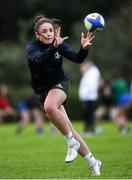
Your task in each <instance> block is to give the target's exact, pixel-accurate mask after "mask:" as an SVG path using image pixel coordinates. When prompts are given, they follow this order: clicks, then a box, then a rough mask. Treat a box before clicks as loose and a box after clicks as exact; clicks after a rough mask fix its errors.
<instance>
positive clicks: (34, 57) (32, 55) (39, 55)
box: [26, 44, 56, 63]
mask: <svg viewBox="0 0 132 180" xmlns="http://www.w3.org/2000/svg"><path fill="white" fill-rule="evenodd" d="M26 51H27V57H28V59H29V60H30V61H33V62H35V63H41V62H44V61H46V60H47V59H50V57H51V56H52V55H53V54H54V53H55V52H56V48H55V47H54V46H53V45H50V46H49V47H48V48H46V49H45V50H43V51H42V50H40V49H39V48H38V46H37V45H32V44H29V45H27V47H26Z"/></svg>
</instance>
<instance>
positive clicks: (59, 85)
mask: <svg viewBox="0 0 132 180" xmlns="http://www.w3.org/2000/svg"><path fill="white" fill-rule="evenodd" d="M55 87H58V88H62V89H63V87H62V85H61V84H56V85H55Z"/></svg>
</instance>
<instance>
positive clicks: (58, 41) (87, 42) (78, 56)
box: [54, 27, 94, 63]
mask: <svg viewBox="0 0 132 180" xmlns="http://www.w3.org/2000/svg"><path fill="white" fill-rule="evenodd" d="M60 33H61V28H60V27H59V28H57V29H56V32H55V34H56V35H55V41H54V46H55V47H56V48H59V49H60V52H61V54H62V55H63V56H64V57H66V58H68V59H69V60H71V61H74V62H76V63H81V62H82V61H83V60H84V59H85V57H86V56H87V54H88V49H89V46H91V45H92V43H91V42H92V40H93V38H94V36H93V35H92V33H89V32H88V33H87V35H86V37H84V33H82V34H81V48H80V50H79V52H78V53H77V52H75V50H74V49H72V48H71V47H70V46H68V45H66V44H65V43H63V41H64V40H66V39H68V37H64V38H62V37H61V36H60Z"/></svg>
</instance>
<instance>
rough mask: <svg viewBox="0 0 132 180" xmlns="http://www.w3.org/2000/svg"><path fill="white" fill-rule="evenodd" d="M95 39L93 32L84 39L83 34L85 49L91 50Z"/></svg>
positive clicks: (82, 35) (82, 40) (82, 42)
mask: <svg viewBox="0 0 132 180" xmlns="http://www.w3.org/2000/svg"><path fill="white" fill-rule="evenodd" d="M93 39H94V36H93V34H92V33H91V32H88V33H87V35H86V38H85V37H84V33H82V34H81V45H82V47H83V49H87V48H89V46H91V45H92V40H93Z"/></svg>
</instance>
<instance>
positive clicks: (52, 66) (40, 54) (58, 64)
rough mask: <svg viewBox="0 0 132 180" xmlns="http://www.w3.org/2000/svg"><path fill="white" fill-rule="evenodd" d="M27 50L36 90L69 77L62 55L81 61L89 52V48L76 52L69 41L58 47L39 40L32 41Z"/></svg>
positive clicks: (74, 60)
mask: <svg viewBox="0 0 132 180" xmlns="http://www.w3.org/2000/svg"><path fill="white" fill-rule="evenodd" d="M26 51H27V60H28V65H29V69H30V72H31V79H32V87H33V89H34V91H36V92H41V91H43V90H46V88H48V87H50V86H52V85H55V84H56V83H58V82H60V81H61V80H66V79H68V77H67V75H66V74H65V73H64V71H63V68H62V57H65V58H67V59H69V60H71V61H73V62H75V63H81V62H82V61H83V60H84V59H85V57H86V56H87V54H88V50H86V49H83V48H80V50H79V52H75V50H74V49H73V48H71V47H70V46H69V45H68V44H67V43H62V44H61V45H60V46H59V48H57V49H56V48H55V47H54V46H53V44H50V45H47V44H44V43H42V42H40V41H38V40H34V41H32V42H30V43H29V44H28V45H27V47H26Z"/></svg>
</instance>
